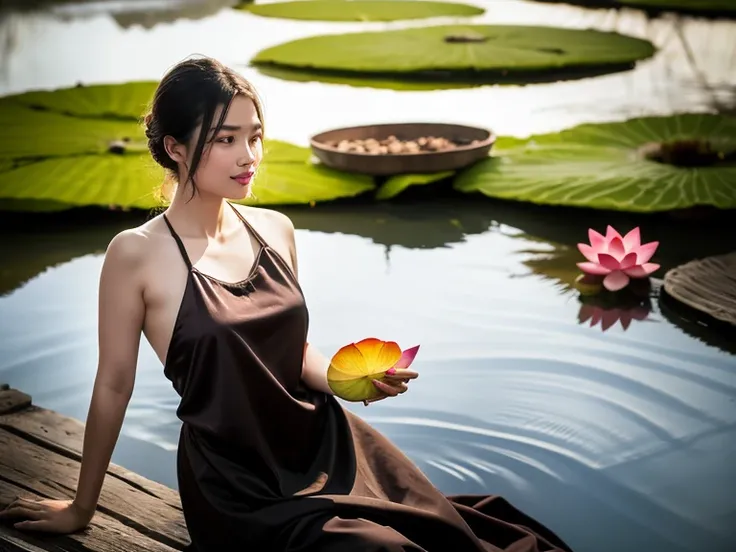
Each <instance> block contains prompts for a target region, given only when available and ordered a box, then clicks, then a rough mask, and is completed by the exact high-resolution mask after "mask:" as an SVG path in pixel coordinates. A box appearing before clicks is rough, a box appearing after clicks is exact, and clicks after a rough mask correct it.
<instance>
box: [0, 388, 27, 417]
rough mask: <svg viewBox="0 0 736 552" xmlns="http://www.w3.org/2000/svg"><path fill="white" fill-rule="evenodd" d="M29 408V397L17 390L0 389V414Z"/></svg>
mask: <svg viewBox="0 0 736 552" xmlns="http://www.w3.org/2000/svg"><path fill="white" fill-rule="evenodd" d="M29 406H31V397H30V395H26V394H25V393H23V392H21V391H18V390H17V389H0V414H7V413H10V412H16V411H18V410H22V409H24V408H28V407H29Z"/></svg>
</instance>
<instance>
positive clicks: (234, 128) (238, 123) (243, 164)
mask: <svg viewBox="0 0 736 552" xmlns="http://www.w3.org/2000/svg"><path fill="white" fill-rule="evenodd" d="M221 113H222V107H220V108H219V109H218V110H217V111H216V112H215V116H214V117H213V123H212V125H211V127H212V128H210V129H208V130H207V142H206V143H205V149H204V151H203V153H202V159H201V160H200V162H199V166H198V167H197V172H196V173H195V174H194V181H195V183H196V185H197V189H198V190H199V192H200V193H201V194H211V195H215V196H219V197H224V198H228V199H243V198H246V197H248V196H249V195H250V192H251V186H252V182H253V178H254V176H255V172H256V169H257V168H258V165H259V164H260V162H261V159H262V158H263V139H262V137H263V132H262V123H261V120H260V119H259V118H258V112H257V111H256V106H255V104H254V103H253V100H251V99H250V98H248V97H247V96H243V95H240V94H239V95H237V96H235V98H233V101H232V103H231V104H230V109H229V111H228V113H227V116H226V117H225V121H224V123H223V125H222V128H221V129H220V131H219V132H218V133H217V134H216V135H213V134H214V127H215V125H216V123H217V121H218V120H219V118H220V114H221ZM199 132H200V131H199V129H196V130H195V132H194V138H192V143H191V144H190V147H189V148H188V152H187V153H188V155H187V161H188V166H191V161H192V154H193V151H194V148H195V146H196V140H197V137H198V136H199Z"/></svg>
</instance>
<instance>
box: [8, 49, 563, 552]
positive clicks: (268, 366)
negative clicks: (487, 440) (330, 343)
mask: <svg viewBox="0 0 736 552" xmlns="http://www.w3.org/2000/svg"><path fill="white" fill-rule="evenodd" d="M145 122H146V135H147V137H148V140H149V141H148V145H149V148H150V151H151V154H152V156H153V158H154V159H155V161H156V162H158V163H159V164H160V165H162V166H163V167H164V168H165V169H167V171H168V173H169V174H170V176H171V177H172V178H173V179H174V181H175V182H178V184H177V185H176V188H175V193H174V196H173V199H172V201H171V203H170V205H169V207H168V208H167V209H166V211H165V212H164V213H163V214H161V215H159V216H157V217H155V218H153V219H151V220H149V221H148V222H146V223H145V224H143V225H141V226H139V227H137V228H133V229H130V230H127V231H124V232H122V233H120V234H119V235H117V236H115V238H114V239H113V240H112V241H111V243H110V245H109V248H108V250H107V253H106V255H105V261H104V265H103V268H102V274H101V279H100V304H99V354H100V357H99V366H98V372H97V377H96V381H95V386H94V391H93V394H92V401H91V406H90V410H89V414H88V417H87V425H86V430H85V438H84V455H83V460H82V467H81V471H80V476H79V481H78V488H77V493H76V497H75V499H74V500H71V501H69V500H42V501H31V500H27V499H22V498H20V499H17V500H16V501H14V502H13V503H12V504H11V505H10V506H8V508H6V510H5V511H4V512H3V514H2V515H3V517H8V518H14V519H17V518H18V517H20V518H25V520H26V521H21V522H19V523H18V524H17V525H16V527H18V528H20V529H27V530H38V531H47V532H56V533H66V532H72V531H75V530H78V529H80V528H82V527H84V526H86V525H87V524H88V523H89V521H90V520H91V518H92V515H93V513H94V511H95V507H96V504H97V500H98V498H99V493H100V488H101V485H102V481H103V479H104V475H105V470H106V468H107V466H108V463H109V461H110V457H111V454H112V450H113V448H114V446H115V443H116V441H117V437H118V434H119V431H120V427H121V425H122V420H123V417H124V413H125V409H126V406H127V403H128V400H129V398H130V395H131V392H132V389H133V381H134V375H135V368H136V361H137V356H138V343H139V338H140V332H141V330H142V331H143V332H144V334H145V336H146V338H147V339H148V341H149V342H150V343H151V346H152V347H153V349H154V351H155V352H156V353H157V355H158V356H159V358H160V359H161V361H162V363H163V365H164V374H165V375H166V377H168V378H169V379H170V380H171V382H172V384H173V386H174V388H175V389H176V391H177V392H178V393H179V395H180V396H181V402H180V405H179V407H178V409H177V416H178V417H179V418H180V419H181V420H182V422H183V423H182V426H181V433H180V437H179V449H178V458H177V460H178V461H177V474H178V480H179V491H180V494H181V500H182V506H183V510H184V515H185V519H186V523H187V526H188V529H189V532H190V535H191V539H192V549H193V550H198V551H202V552H215V551H216V552H220V551H230V550H233V551H235V550H258V551H293V552H295V551H297V550H298V551H327V552H329V551H336V552H337V551H379V550H383V551H388V550H391V551H393V550H397V551H398V550H427V551H445V550H451V551H456V552H466V551H467V552H471V551H473V552H475V551H483V550H499V549H501V550H514V551H515V552H522V551H526V552H532V551H534V552H536V551H542V550H544V551H548V550H569V549H568V548H567V547H566V545H565V544H564V543H562V542H561V541H560V539H559V538H557V537H556V536H555V535H554V534H552V533H551V532H550V531H549V530H548V529H546V528H545V527H543V526H542V525H540V524H539V523H537V522H536V521H534V520H532V519H530V518H528V517H526V516H525V515H523V514H522V513H520V512H518V511H516V510H515V509H514V508H513V507H512V506H510V505H509V504H508V503H506V502H504V501H503V500H502V499H499V498H494V497H471V496H464V497H452V498H448V497H445V496H443V495H442V494H441V493H440V492H439V491H438V490H437V489H436V488H435V487H434V486H433V485H432V484H431V483H430V482H429V480H428V479H427V478H426V477H425V476H424V475H423V474H422V473H421V472H420V471H419V469H418V468H417V467H416V466H415V465H414V464H413V463H412V462H411V461H410V460H409V459H408V458H407V457H406V456H404V454H402V453H401V452H400V451H399V450H398V449H397V448H396V447H395V446H394V445H393V444H391V443H390V442H389V441H388V440H387V439H386V438H385V437H383V436H382V435H381V434H380V433H378V432H377V431H376V430H374V429H373V428H372V427H370V426H369V425H367V424H366V423H365V422H363V421H362V420H361V419H360V418H358V417H357V416H355V415H353V414H351V413H350V412H349V411H346V410H344V409H343V408H342V407H341V406H340V404H339V402H338V401H337V400H336V399H335V397H334V396H332V391H331V390H330V388H329V387H328V385H327V380H326V371H327V366H328V364H329V361H328V360H327V359H326V358H325V357H324V356H322V355H321V354H320V353H319V352H318V351H317V350H316V349H315V348H314V347H313V346H312V345H309V344H308V343H307V342H306V336H307V327H308V311H307V308H306V306H305V302H304V297H303V295H302V293H301V289H300V287H299V284H298V282H297V262H296V253H295V246H294V228H293V226H292V224H291V222H290V221H289V219H288V218H287V217H285V216H284V215H282V214H280V213H277V212H275V211H270V210H266V209H258V208H253V207H243V206H240V205H234V204H232V203H229V202H228V201H227V199H236V200H238V199H243V198H246V197H248V195H249V194H250V193H251V187H252V183H253V178H254V176H255V174H256V172H257V169H258V165H259V163H260V162H261V159H262V156H263V146H262V138H263V114H262V109H261V104H260V102H259V100H258V97H257V95H256V93H255V91H254V90H253V88H252V86H251V85H250V84H249V83H248V82H247V81H245V80H244V79H243V78H242V77H241V76H239V75H237V74H236V73H235V72H233V71H231V70H229V69H228V68H226V67H224V66H222V65H221V64H220V63H218V62H217V61H215V60H212V59H207V58H204V59H193V60H187V61H184V62H182V63H180V64H179V65H177V66H176V67H174V68H173V69H172V70H171V71H170V72H169V73H168V74H167V75H166V76H165V77H164V79H163V80H162V81H161V83H160V85H159V87H158V89H157V91H156V94H155V96H154V99H153V104H152V109H151V112H150V114H149V115H147V116H146V119H145ZM246 269H247V270H246ZM416 377H417V373H416V372H413V371H410V370H408V369H401V370H398V371H397V373H395V374H394V375H391V376H387V377H386V379H385V380H384V381H383V382H378V381H376V382H374V384H375V385H376V386H377V387H378V389H379V390H380V391H381V395H380V396H379V397H378V400H380V399H383V398H386V397H389V396H396V395H398V394H401V393H403V392H405V391H406V390H407V383H408V382H409V381H410V380H412V379H414V378H416ZM366 405H367V403H366Z"/></svg>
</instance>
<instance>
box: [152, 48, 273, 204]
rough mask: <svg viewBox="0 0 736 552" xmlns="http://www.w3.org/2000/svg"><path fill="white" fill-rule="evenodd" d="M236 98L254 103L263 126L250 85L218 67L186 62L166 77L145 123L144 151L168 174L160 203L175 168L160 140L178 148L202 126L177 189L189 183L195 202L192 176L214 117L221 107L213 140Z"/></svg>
mask: <svg viewBox="0 0 736 552" xmlns="http://www.w3.org/2000/svg"><path fill="white" fill-rule="evenodd" d="M238 94H242V95H243V96H245V97H248V98H250V99H251V100H253V103H254V104H255V107H256V112H257V113H258V118H259V119H260V120H261V124H263V125H264V126H265V123H264V121H263V106H262V104H261V101H260V99H259V98H258V94H257V93H256V90H255V88H254V87H253V85H252V84H251V83H250V82H248V81H247V80H246V79H245V78H244V77H242V76H241V75H239V74H238V73H236V72H235V71H233V70H232V69H230V68H228V67H226V66H224V65H223V64H222V63H220V62H219V61H217V60H215V59H212V58H208V57H200V58H194V59H187V60H184V61H182V62H180V63H178V64H177V65H175V66H174V67H173V68H172V69H170V70H169V71H168V73H166V75H164V78H163V79H162V80H161V82H160V83H159V85H158V88H157V89H156V92H155V94H154V96H153V100H152V102H151V109H150V111H149V113H148V114H147V115H146V116H145V117H144V119H143V121H144V125H145V130H146V137H147V138H148V149H149V150H150V152H151V155H152V156H153V159H154V160H155V161H156V163H158V164H159V165H161V166H162V167H163V168H164V169H166V171H167V173H168V174H167V178H166V180H165V181H164V183H163V185H162V186H161V194H160V195H161V198H162V199H164V200H170V199H171V184H176V183H177V177H178V166H177V164H176V161H174V160H173V159H172V158H171V157H169V154H168V153H167V152H166V148H165V147H164V137H165V136H171V137H172V138H174V139H175V140H176V141H177V142H179V143H187V144H188V143H189V142H190V140H192V138H193V134H194V131H195V129H196V127H197V125H199V124H200V123H201V124H202V127H201V131H200V133H199V136H198V137H197V139H196V146H195V149H194V154H193V156H192V164H191V167H189V174H188V175H187V179H186V180H185V181H184V182H181V183H179V184H182V185H184V184H186V183H187V182H191V185H192V197H194V195H195V194H196V193H197V184H196V183H195V182H194V174H195V173H196V172H197V167H198V166H199V163H200V161H201V159H202V154H203V152H204V151H205V149H206V148H207V147H208V143H207V134H208V130H209V129H210V128H211V126H212V122H213V119H214V116H215V112H216V110H217V108H218V107H220V106H223V110H222V113H221V115H220V118H219V120H218V121H217V124H216V125H215V128H216V130H215V132H214V134H213V135H212V136H216V135H217V133H218V132H219V130H220V128H221V127H222V124H223V123H224V121H225V117H227V113H228V110H229V109H230V104H231V102H232V100H233V98H234V97H235V96H236V95H238ZM192 143H195V142H192ZM190 199H191V198H190Z"/></svg>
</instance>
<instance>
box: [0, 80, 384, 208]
mask: <svg viewBox="0 0 736 552" xmlns="http://www.w3.org/2000/svg"><path fill="white" fill-rule="evenodd" d="M155 86H156V83H154V82H139V83H128V84H123V85H98V86H90V87H86V86H81V87H75V88H70V89H64V90H58V91H54V92H30V93H27V94H21V95H17V96H8V97H5V98H2V99H0V127H2V128H3V133H2V135H1V136H0V208H3V207H4V208H8V209H12V210H15V209H18V208H25V209H31V210H39V211H44V210H55V209H61V208H63V207H64V206H65V205H66V206H69V207H73V206H80V205H102V206H108V205H116V206H121V207H133V208H143V209H146V208H150V207H154V206H156V205H158V204H159V202H158V199H157V197H156V194H155V193H154V192H155V190H156V188H157V187H158V186H159V184H160V183H161V181H162V180H163V176H164V172H163V169H161V168H160V167H159V166H157V165H156V164H155V163H154V162H153V160H152V159H151V157H150V155H149V154H148V149H147V147H146V141H145V137H144V135H143V130H142V127H141V125H140V122H139V119H140V118H141V116H142V114H143V113H144V111H145V108H146V105H147V103H148V101H149V100H150V98H151V96H152V95H153V91H154V89H155ZM266 150H267V151H268V155H267V158H266V159H265V161H264V163H263V164H262V166H261V170H260V172H259V175H258V177H257V179H256V186H257V188H258V191H257V194H256V196H257V197H256V198H255V199H252V200H248V202H249V203H254V204H280V203H296V204H300V203H301V204H304V203H311V202H314V201H325V200H331V199H336V198H340V197H350V196H354V195H356V194H359V193H361V192H363V191H367V190H371V189H373V187H374V184H373V182H372V180H371V179H369V178H368V177H363V176H359V175H349V174H345V173H340V172H338V171H333V170H330V169H327V168H324V167H321V166H316V165H313V164H311V163H310V162H309V157H310V152H309V150H308V149H307V148H302V147H298V146H294V145H291V144H287V143H285V142H280V141H276V140H270V141H267V142H266ZM35 202H37V208H34V207H33V206H34V204H35Z"/></svg>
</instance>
